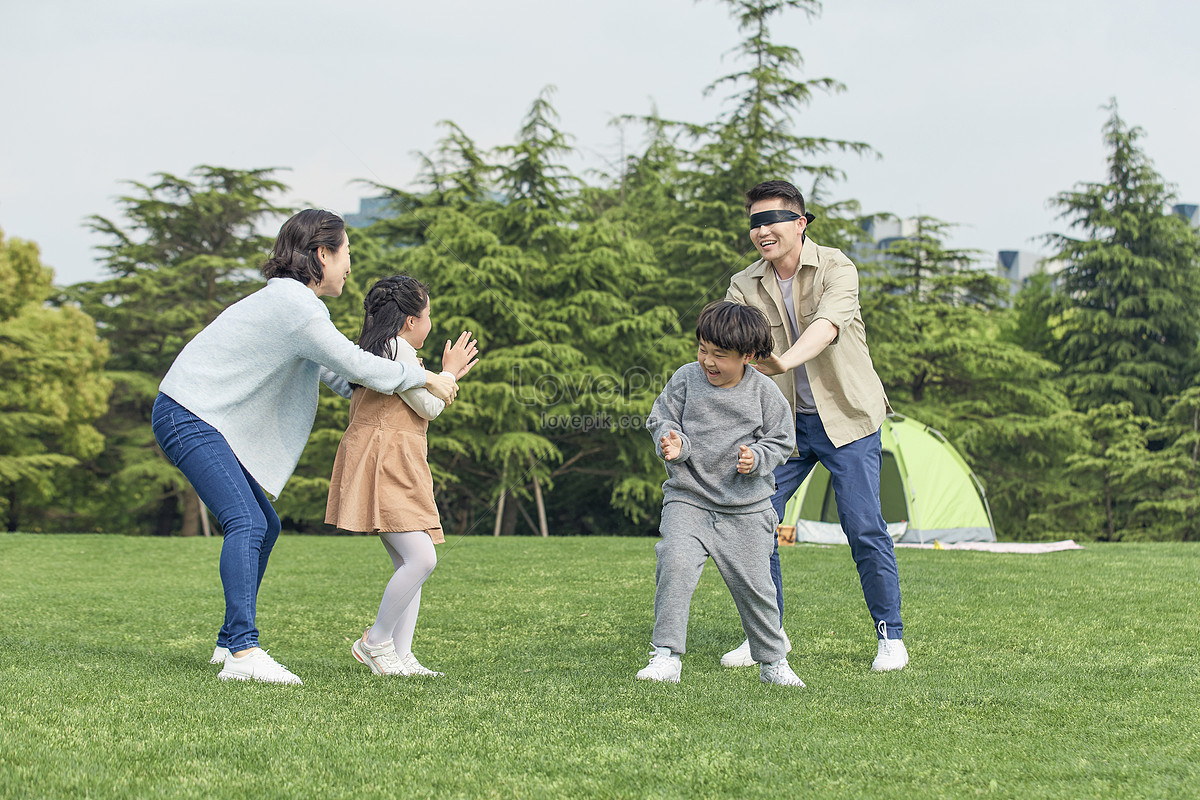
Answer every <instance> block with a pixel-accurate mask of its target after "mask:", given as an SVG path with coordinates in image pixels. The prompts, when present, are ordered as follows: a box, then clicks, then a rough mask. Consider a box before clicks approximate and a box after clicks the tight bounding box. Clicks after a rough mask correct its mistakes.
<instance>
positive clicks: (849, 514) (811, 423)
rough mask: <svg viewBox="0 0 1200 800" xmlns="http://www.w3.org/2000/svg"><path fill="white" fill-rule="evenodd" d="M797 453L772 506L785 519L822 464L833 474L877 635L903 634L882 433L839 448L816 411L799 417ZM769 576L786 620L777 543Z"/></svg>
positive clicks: (779, 478) (779, 473) (778, 481)
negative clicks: (885, 507)
mask: <svg viewBox="0 0 1200 800" xmlns="http://www.w3.org/2000/svg"><path fill="white" fill-rule="evenodd" d="M796 450H797V455H796V456H794V457H793V458H789V459H788V460H787V461H786V462H784V463H783V464H781V465H780V466H778V467H776V468H775V494H774V495H772V496H771V505H772V506H774V507H775V513H776V514H778V515H779V518H780V519H783V509H784V506H786V505H787V501H788V500H790V499H791V497H792V495H793V494H795V493H796V490H797V489H798V488H800V484H801V483H803V482H804V479H805V478H806V477H808V473H810V472H812V469H813V467H815V466H816V465H817V462H818V461H819V462H821V464H823V465H824V466H825V468H826V469H828V470H829V474H830V476H831V477H832V482H833V496H834V498H835V499H836V500H837V507H838V518H839V519H840V520H841V523H842V530H844V531H845V532H846V538H847V539H848V540H849V541H850V554H851V555H852V556H853V557H854V563H855V564H856V565H857V566H858V577H859V581H860V582H861V583H862V590H863V597H864V598H865V599H866V601H867V610H869V611H870V612H871V617H872V619H874V621H875V633H876V635H877V636H878V637H879V638H881V639H883V638H886V639H902V638H904V624H903V623H902V622H901V621H900V570H899V568H898V567H897V566H896V551H895V550H894V549H893V548H892V537H891V536H889V535H888V532H887V524H886V523H885V522H884V521H883V514H882V513H881V512H880V510H879V471H880V469H882V467H883V449H882V448H881V446H880V440H879V431H875V432H874V433H872V434H871V435H869V436H864V437H862V438H861V439H858V440H856V441H853V442H850V443H849V444H844V445H842V446H841V447H835V446H834V444H833V442H831V441H829V437H828V436H827V435H826V434H825V426H824V425H822V424H821V418H820V417H819V416H818V415H816V414H797V415H796ZM771 579H772V580H773V581H775V600H776V602H777V603H778V604H779V624H780V625H782V624H783V573H782V571H781V570H780V568H779V543H778V542H776V544H775V549H774V551H773V552H772V553H771Z"/></svg>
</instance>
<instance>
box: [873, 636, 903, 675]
mask: <svg viewBox="0 0 1200 800" xmlns="http://www.w3.org/2000/svg"><path fill="white" fill-rule="evenodd" d="M906 664H908V648H907V647H905V646H904V640H903V639H880V640H879V651H878V652H877V653H876V654H875V660H874V661H873V662H871V671H872V672H888V671H890V670H894V669H904V666H905V665H906Z"/></svg>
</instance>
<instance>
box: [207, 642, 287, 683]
mask: <svg viewBox="0 0 1200 800" xmlns="http://www.w3.org/2000/svg"><path fill="white" fill-rule="evenodd" d="M217 677H218V678H220V679H221V680H223V681H262V682H263V683H290V684H294V685H296V686H299V685H301V681H300V679H299V678H297V677H296V676H295V675H293V674H292V673H291V672H290V671H289V670H288V668H287V667H285V666H284V665H283V664H280V663H279V662H278V661H276V660H275V659H273V658H271V656H270V655H268V654H267V651H266V650H262V649H259V650H254V651H252V652H250V653H249V654H248V655H245V656H242V657H241V658H238V657H237V656H235V655H230V656H229V658H227V659H225V666H224V667H222V669H221V674H219V675H217Z"/></svg>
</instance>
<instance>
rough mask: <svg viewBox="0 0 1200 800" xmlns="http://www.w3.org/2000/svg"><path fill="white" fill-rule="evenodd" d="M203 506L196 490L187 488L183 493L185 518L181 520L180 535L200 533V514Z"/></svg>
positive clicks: (196, 534)
mask: <svg viewBox="0 0 1200 800" xmlns="http://www.w3.org/2000/svg"><path fill="white" fill-rule="evenodd" d="M202 508H203V506H202V505H201V504H200V498H199V497H198V496H197V495H196V493H195V492H193V491H191V490H185V491H184V493H183V519H182V520H181V521H180V526H179V535H180V536H198V535H199V534H200V514H201V509H202Z"/></svg>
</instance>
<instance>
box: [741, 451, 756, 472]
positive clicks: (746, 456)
mask: <svg viewBox="0 0 1200 800" xmlns="http://www.w3.org/2000/svg"><path fill="white" fill-rule="evenodd" d="M752 469H754V451H753V450H751V449H750V448H749V447H746V445H744V444H740V445H738V472H740V473H742V474H743V475H749V474H750V470H752Z"/></svg>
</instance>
